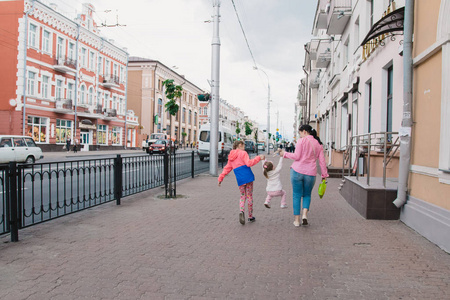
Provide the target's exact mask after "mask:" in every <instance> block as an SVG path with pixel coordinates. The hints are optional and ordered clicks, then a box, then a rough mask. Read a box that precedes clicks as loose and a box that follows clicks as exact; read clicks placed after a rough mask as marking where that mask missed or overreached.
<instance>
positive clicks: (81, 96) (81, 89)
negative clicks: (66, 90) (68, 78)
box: [80, 85, 86, 104]
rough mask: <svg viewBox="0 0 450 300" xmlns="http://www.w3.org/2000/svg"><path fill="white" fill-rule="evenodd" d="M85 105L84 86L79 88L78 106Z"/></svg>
mask: <svg viewBox="0 0 450 300" xmlns="http://www.w3.org/2000/svg"><path fill="white" fill-rule="evenodd" d="M85 103H86V87H85V86H84V85H82V86H81V88H80V104H85Z"/></svg>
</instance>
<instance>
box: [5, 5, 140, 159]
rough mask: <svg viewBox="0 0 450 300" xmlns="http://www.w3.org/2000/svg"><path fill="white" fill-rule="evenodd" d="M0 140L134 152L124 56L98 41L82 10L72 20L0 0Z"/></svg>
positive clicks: (86, 9) (87, 11)
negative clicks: (23, 138) (3, 137)
mask: <svg viewBox="0 0 450 300" xmlns="http://www.w3.org/2000/svg"><path fill="white" fill-rule="evenodd" d="M0 11H1V12H2V18H0V32H2V33H1V34H0V52H1V54H2V55H1V56H0V82H1V89H0V134H19V135H21V134H24V135H30V136H32V137H33V138H34V140H35V141H36V142H37V143H38V144H39V146H40V147H41V148H42V149H43V150H44V151H58V150H62V148H63V147H62V146H63V145H64V144H65V142H66V140H67V139H68V138H70V139H71V140H72V141H77V140H78V141H79V142H80V144H82V145H83V146H84V147H82V150H96V149H111V148H114V149H115V148H116V147H121V148H123V147H125V146H128V147H135V146H137V143H136V129H137V127H138V125H139V124H138V119H137V117H136V116H135V115H134V113H133V112H132V111H128V110H127V97H126V85H127V77H126V76H127V61H128V53H127V51H126V50H125V49H122V48H120V47H118V46H116V45H114V42H113V41H111V40H106V39H104V38H103V37H101V36H100V34H99V30H98V28H97V25H96V23H95V22H94V20H93V17H92V14H93V13H94V7H93V6H92V5H90V4H83V11H82V14H80V15H78V17H77V18H76V19H74V20H72V19H70V18H68V17H66V16H65V15H63V14H62V13H59V12H58V9H57V7H56V6H54V5H51V7H50V6H47V5H45V4H44V3H42V2H40V1H27V0H25V1H0Z"/></svg>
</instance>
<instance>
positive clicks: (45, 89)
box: [41, 75, 50, 99]
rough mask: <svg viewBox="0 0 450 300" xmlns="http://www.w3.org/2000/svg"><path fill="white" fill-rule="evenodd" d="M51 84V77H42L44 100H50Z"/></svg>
mask: <svg viewBox="0 0 450 300" xmlns="http://www.w3.org/2000/svg"><path fill="white" fill-rule="evenodd" d="M49 82H50V77H48V76H45V75H42V88H41V90H42V93H41V94H42V98H44V99H48V97H49V94H48V86H49Z"/></svg>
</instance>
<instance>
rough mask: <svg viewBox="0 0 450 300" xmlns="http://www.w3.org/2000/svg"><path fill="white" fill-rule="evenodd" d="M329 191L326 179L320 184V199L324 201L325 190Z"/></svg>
mask: <svg viewBox="0 0 450 300" xmlns="http://www.w3.org/2000/svg"><path fill="white" fill-rule="evenodd" d="M326 189H327V182H326V180H325V179H322V182H321V183H320V184H319V197H320V199H322V197H323V195H325V190H326Z"/></svg>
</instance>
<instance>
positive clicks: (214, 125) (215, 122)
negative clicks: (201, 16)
mask: <svg viewBox="0 0 450 300" xmlns="http://www.w3.org/2000/svg"><path fill="white" fill-rule="evenodd" d="M213 8H214V16H213V23H214V25H213V26H214V28H213V39H212V42H211V48H212V57H211V60H212V61H211V127H210V130H211V133H210V134H211V139H210V143H209V145H210V150H209V173H210V174H211V175H213V176H217V175H218V174H217V168H218V159H219V155H218V152H219V150H218V144H219V99H220V98H219V97H220V96H219V86H220V85H219V77H220V38H219V17H220V14H219V12H220V0H213Z"/></svg>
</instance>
